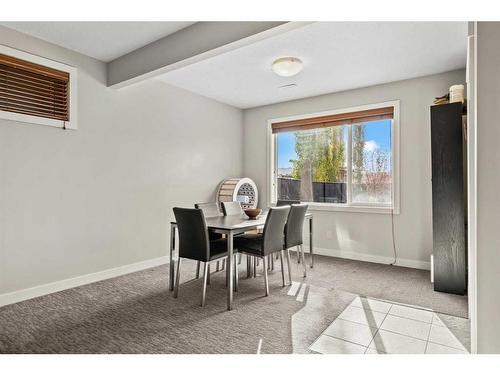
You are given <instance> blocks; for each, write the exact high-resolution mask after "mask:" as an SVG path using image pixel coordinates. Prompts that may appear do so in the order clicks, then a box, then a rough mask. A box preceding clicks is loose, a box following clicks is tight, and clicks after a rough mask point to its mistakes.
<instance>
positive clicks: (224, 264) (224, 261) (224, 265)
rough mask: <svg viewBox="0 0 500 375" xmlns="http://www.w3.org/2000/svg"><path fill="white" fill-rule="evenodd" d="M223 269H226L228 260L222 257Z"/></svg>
mask: <svg viewBox="0 0 500 375" xmlns="http://www.w3.org/2000/svg"><path fill="white" fill-rule="evenodd" d="M221 269H222V271H224V270H225V269H226V260H225V259H222V268H221Z"/></svg>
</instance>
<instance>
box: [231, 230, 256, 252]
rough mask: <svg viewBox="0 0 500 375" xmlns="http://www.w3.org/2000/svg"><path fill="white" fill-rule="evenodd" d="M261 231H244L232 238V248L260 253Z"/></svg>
mask: <svg viewBox="0 0 500 375" xmlns="http://www.w3.org/2000/svg"><path fill="white" fill-rule="evenodd" d="M262 237H263V235H262V233H246V234H242V235H241V236H238V237H235V238H234V248H235V249H238V251H239V252H244V253H250V254H253V255H259V256H260V255H262Z"/></svg>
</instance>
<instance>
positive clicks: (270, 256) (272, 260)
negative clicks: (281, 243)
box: [269, 254, 274, 271]
mask: <svg viewBox="0 0 500 375" xmlns="http://www.w3.org/2000/svg"><path fill="white" fill-rule="evenodd" d="M269 259H270V260H271V270H272V271H274V256H273V254H271V255H269Z"/></svg>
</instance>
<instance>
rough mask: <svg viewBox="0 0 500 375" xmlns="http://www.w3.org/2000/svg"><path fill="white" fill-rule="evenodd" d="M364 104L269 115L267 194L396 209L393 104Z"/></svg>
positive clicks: (395, 113) (395, 109)
mask: <svg viewBox="0 0 500 375" xmlns="http://www.w3.org/2000/svg"><path fill="white" fill-rule="evenodd" d="M389 104H390V105H389ZM367 107H369V108H366V109H365V107H358V108H356V110H353V109H347V110H342V111H335V112H332V113H331V114H326V115H324V114H322V115H316V116H314V115H310V116H300V117H295V118H293V119H278V120H272V121H270V122H271V131H272V133H273V137H274V142H272V145H273V147H274V152H273V155H274V166H273V167H274V172H273V182H272V193H271V196H272V197H273V199H274V200H276V199H286V200H301V201H304V202H309V203H311V204H313V205H314V204H319V205H323V207H325V208H326V207H328V206H330V207H333V206H335V207H337V208H339V209H340V208H341V207H347V208H350V209H353V210H359V209H360V207H363V209H373V208H375V209H390V210H392V209H396V210H397V211H398V210H399V208H398V203H399V202H398V197H397V194H398V191H399V186H397V183H398V179H397V170H396V169H395V163H396V162H397V159H396V157H397V155H395V152H396V151H397V149H398V148H397V147H395V144H396V142H397V141H398V137H397V136H395V132H396V131H397V126H396V124H395V122H396V120H397V116H398V113H399V109H398V108H399V104H398V103H396V102H391V103H382V104H380V105H372V106H367ZM356 207H357V208H356Z"/></svg>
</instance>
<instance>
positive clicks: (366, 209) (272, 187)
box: [266, 100, 400, 215]
mask: <svg viewBox="0 0 500 375" xmlns="http://www.w3.org/2000/svg"><path fill="white" fill-rule="evenodd" d="M399 106H400V101H399V100H391V101H387V102H382V103H374V104H366V105H362V106H357V107H350V108H342V109H336V110H331V111H324V112H316V113H308V114H303V115H297V116H289V117H280V118H274V119H270V120H268V121H267V181H266V185H267V200H268V201H267V205H268V206H272V205H275V204H276V198H277V197H276V187H277V173H276V172H277V147H276V137H275V136H274V135H273V134H272V129H271V124H273V123H275V122H283V121H291V120H301V119H306V118H311V117H319V116H328V115H337V114H341V113H348V112H356V111H364V110H369V109H376V108H383V107H394V118H393V121H392V134H393V139H392V145H391V146H392V147H391V163H392V166H393V171H392V173H393V181H394V183H393V197H392V205H387V206H383V205H370V204H358V203H353V202H352V201H351V197H352V192H351V191H350V190H351V188H352V186H351V184H349V183H348V184H347V186H348V192H347V203H346V204H335V203H320V202H308V204H309V209H310V210H312V211H347V212H362V213H376V214H396V215H399V213H400V134H399V121H400V116H399V114H400V112H399ZM350 136H351V132H349V137H350ZM350 150H351V145H350V142H348V150H347V157H348V158H351V153H350ZM348 165H349V163H348ZM349 169H350V168H348V170H347V179H348V181H350V179H351V174H352V171H350V170H349ZM391 206H392V207H391Z"/></svg>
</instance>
